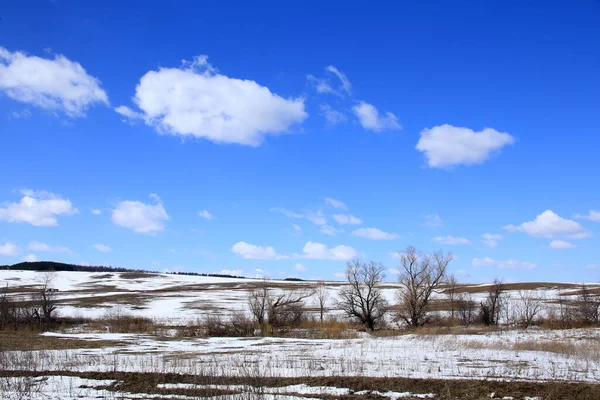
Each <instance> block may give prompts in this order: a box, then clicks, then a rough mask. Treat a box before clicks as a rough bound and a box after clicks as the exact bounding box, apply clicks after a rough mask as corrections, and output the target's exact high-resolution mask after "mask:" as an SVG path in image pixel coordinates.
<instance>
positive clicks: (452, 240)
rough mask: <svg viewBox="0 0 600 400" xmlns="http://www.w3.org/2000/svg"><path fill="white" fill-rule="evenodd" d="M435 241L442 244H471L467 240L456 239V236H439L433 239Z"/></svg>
mask: <svg viewBox="0 0 600 400" xmlns="http://www.w3.org/2000/svg"><path fill="white" fill-rule="evenodd" d="M433 240H434V241H436V242H438V243H441V244H448V245H455V244H471V241H470V240H469V239H466V238H461V237H455V236H437V237H434V238H433Z"/></svg>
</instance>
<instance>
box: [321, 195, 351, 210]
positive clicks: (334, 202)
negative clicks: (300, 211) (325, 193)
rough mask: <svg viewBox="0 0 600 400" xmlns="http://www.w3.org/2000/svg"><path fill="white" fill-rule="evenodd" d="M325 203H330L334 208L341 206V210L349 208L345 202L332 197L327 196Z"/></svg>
mask: <svg viewBox="0 0 600 400" xmlns="http://www.w3.org/2000/svg"><path fill="white" fill-rule="evenodd" d="M325 203H326V204H328V205H330V206H331V207H333V208H339V209H341V210H347V209H348V207H347V206H346V204H344V203H343V202H341V201H339V200H336V199H332V198H331V197H326V198H325Z"/></svg>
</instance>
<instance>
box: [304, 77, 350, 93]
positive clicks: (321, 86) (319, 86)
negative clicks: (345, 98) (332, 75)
mask: <svg viewBox="0 0 600 400" xmlns="http://www.w3.org/2000/svg"><path fill="white" fill-rule="evenodd" d="M306 79H308V82H309V83H310V84H311V85H313V86H314V87H315V90H316V91H317V93H321V94H335V95H338V96H341V94H340V93H339V92H338V91H337V90H335V89H334V88H333V87H331V85H330V84H329V82H327V79H321V78H317V77H316V76H314V75H307V76H306Z"/></svg>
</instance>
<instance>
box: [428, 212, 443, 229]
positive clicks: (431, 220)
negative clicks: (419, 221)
mask: <svg viewBox="0 0 600 400" xmlns="http://www.w3.org/2000/svg"><path fill="white" fill-rule="evenodd" d="M423 225H425V226H428V227H430V228H439V227H441V226H443V225H444V221H442V218H440V216H439V215H437V214H429V215H426V216H425V223H424V224H423Z"/></svg>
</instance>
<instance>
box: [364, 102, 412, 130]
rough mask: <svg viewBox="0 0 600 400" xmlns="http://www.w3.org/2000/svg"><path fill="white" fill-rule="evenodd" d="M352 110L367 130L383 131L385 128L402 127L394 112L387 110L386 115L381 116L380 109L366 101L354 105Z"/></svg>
mask: <svg viewBox="0 0 600 400" xmlns="http://www.w3.org/2000/svg"><path fill="white" fill-rule="evenodd" d="M352 111H353V112H354V114H355V115H356V117H357V118H358V121H359V122H360V124H361V125H362V127H363V128H365V129H367V130H371V131H374V132H381V131H383V130H394V129H402V126H401V125H400V124H399V123H398V120H397V118H396V116H395V115H394V114H392V113H391V112H386V113H385V116H380V115H379V111H377V108H375V106H374V105H372V104H369V103H365V102H364V101H361V102H360V103H359V104H358V105H356V106H354V107H352Z"/></svg>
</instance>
